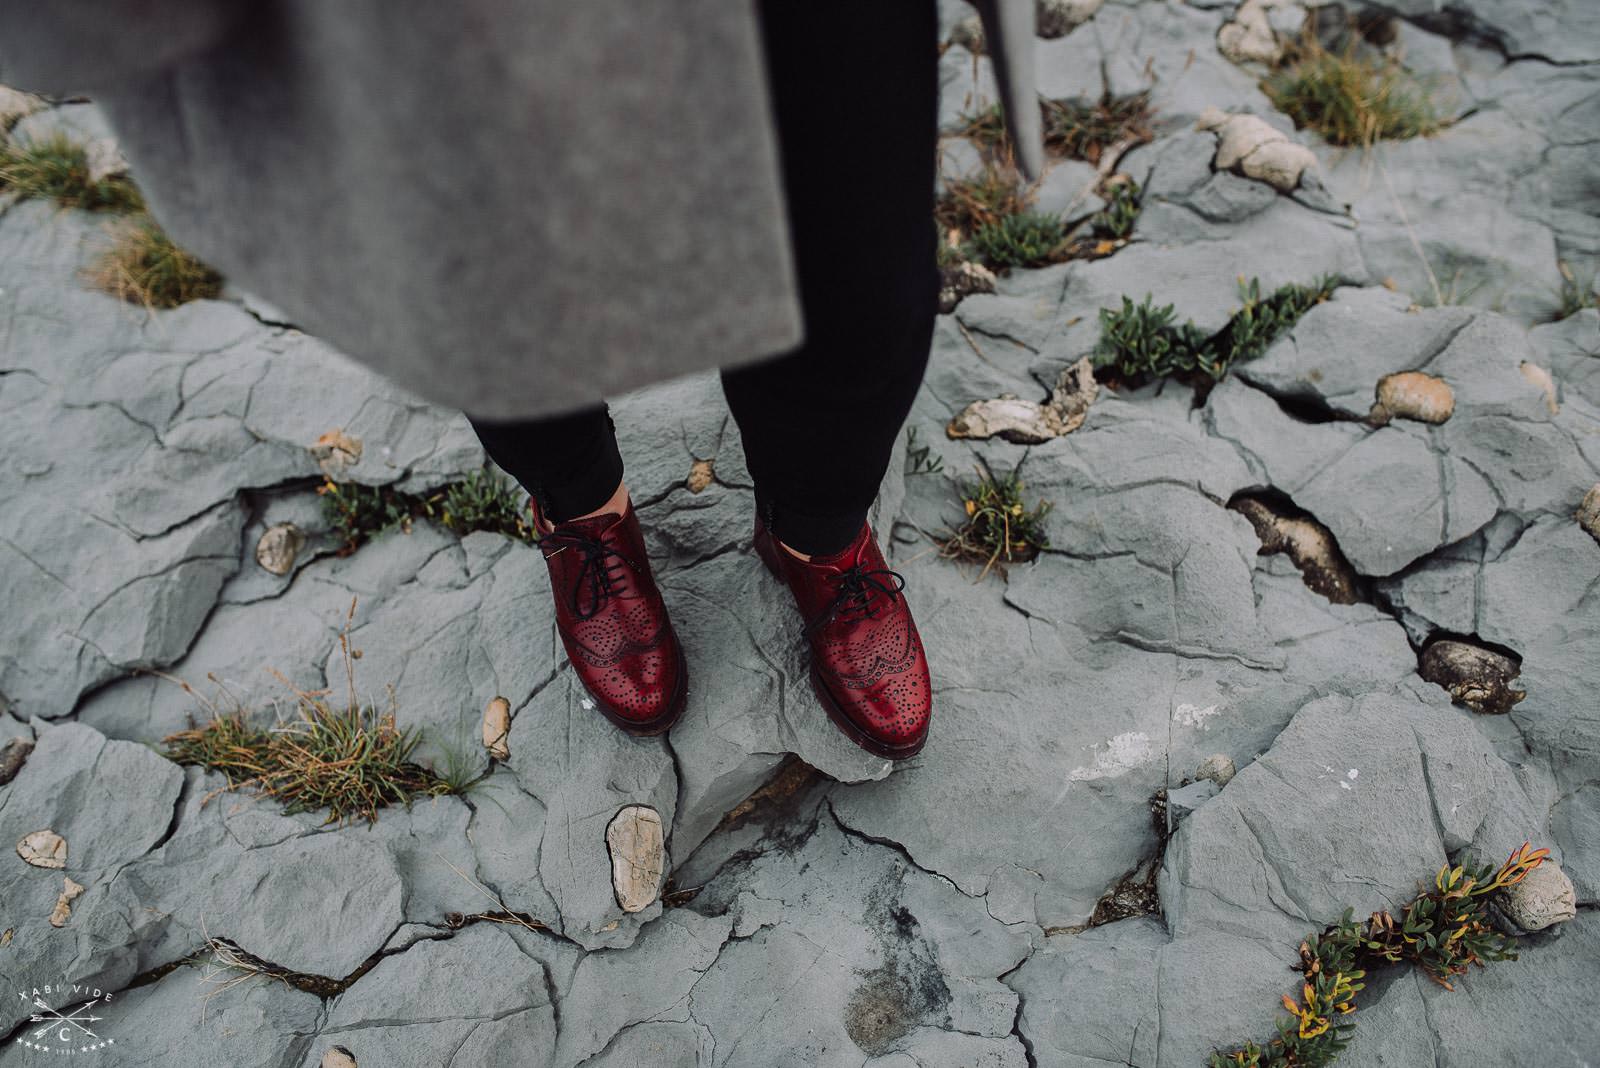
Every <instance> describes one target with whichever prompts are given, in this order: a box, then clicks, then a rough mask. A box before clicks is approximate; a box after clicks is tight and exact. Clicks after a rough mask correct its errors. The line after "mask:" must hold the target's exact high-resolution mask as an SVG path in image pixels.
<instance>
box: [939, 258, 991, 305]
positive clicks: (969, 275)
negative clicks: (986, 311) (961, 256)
mask: <svg viewBox="0 0 1600 1068" xmlns="http://www.w3.org/2000/svg"><path fill="white" fill-rule="evenodd" d="M994 286H995V276H994V272H993V271H991V270H989V268H987V267H985V266H984V265H983V264H981V263H972V262H971V261H969V260H962V261H961V262H960V263H957V264H953V265H951V266H949V267H941V268H939V313H940V314H941V315H948V314H949V313H950V312H953V311H955V310H956V305H957V304H960V303H961V299H962V298H963V297H967V296H970V295H972V294H973V293H993V292H994Z"/></svg>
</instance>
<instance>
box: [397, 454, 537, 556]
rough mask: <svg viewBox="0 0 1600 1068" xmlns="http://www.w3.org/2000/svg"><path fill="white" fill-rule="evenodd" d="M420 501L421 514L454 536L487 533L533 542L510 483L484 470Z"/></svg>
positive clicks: (520, 502)
mask: <svg viewBox="0 0 1600 1068" xmlns="http://www.w3.org/2000/svg"><path fill="white" fill-rule="evenodd" d="M422 501H423V514H425V515H427V516H428V517H429V518H430V519H437V520H438V521H439V523H440V524H441V525H442V526H444V527H445V529H447V530H450V531H452V532H454V533H456V534H458V535H463V536H464V535H467V534H470V533H472V532H473V531H475V530H489V531H493V532H494V533H496V534H504V535H505V536H506V537H508V538H516V539H518V540H520V541H526V542H532V541H533V540H534V536H533V524H532V522H530V520H529V515H528V509H527V508H526V507H525V505H524V504H523V499H522V498H521V496H520V495H519V494H518V492H517V490H516V489H515V488H514V486H513V485H512V484H511V483H510V482H507V481H506V480H505V479H503V478H500V477H498V476H496V475H492V474H490V473H489V472H488V471H474V472H473V473H472V474H470V475H468V476H467V477H466V478H464V479H462V480H461V481H459V482H452V483H450V484H449V485H447V486H445V487H444V489H443V490H441V491H438V492H436V493H434V494H432V495H430V496H427V497H424V498H423V499H422Z"/></svg>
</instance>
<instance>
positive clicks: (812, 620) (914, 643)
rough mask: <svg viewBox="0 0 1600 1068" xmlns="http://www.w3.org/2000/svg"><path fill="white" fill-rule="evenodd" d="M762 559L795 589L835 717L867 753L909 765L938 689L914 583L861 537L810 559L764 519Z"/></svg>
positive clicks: (815, 678)
mask: <svg viewBox="0 0 1600 1068" xmlns="http://www.w3.org/2000/svg"><path fill="white" fill-rule="evenodd" d="M755 549H756V553H757V554H758V555H759V556H760V557H761V559H762V561H763V562H764V563H765V564H766V565H767V568H768V570H770V571H771V572H772V573H773V574H774V575H777V576H778V577H779V578H781V579H782V580H783V581H784V582H785V583H787V584H788V586H789V590H790V592H791V593H793V594H794V599H795V604H796V605H797V606H798V607H799V609H800V615H801V618H803V619H804V620H805V623H806V628H805V633H806V638H807V640H808V641H809V642H810V645H811V683H812V686H813V688H814V689H815V690H816V691H817V698H818V699H819V700H820V701H821V702H822V707H823V708H825V709H827V712H828V716H829V718H831V719H832V720H833V722H834V725H835V726H837V727H838V728H839V729H840V730H841V731H843V732H844V734H845V736H846V737H848V738H849V739H850V740H851V741H853V742H855V743H856V744H857V745H859V746H860V747H861V748H863V749H865V750H866V751H867V752H869V753H872V754H874V755H876V756H881V757H886V758H888V759H890V760H903V759H904V758H906V757H908V756H912V755H914V754H916V753H917V752H919V751H920V750H921V749H922V746H923V743H924V742H926V741H927V739H928V721H929V716H930V714H931V711H932V704H933V687H932V685H931V684H930V683H929V680H928V660H927V657H926V655H924V653H923V648H922V637H921V635H919V634H918V633H917V624H916V621H915V620H913V619H912V618H911V609H910V607H909V606H908V605H907V604H906V599H905V596H904V595H903V594H902V593H901V590H902V589H903V588H904V586H905V581H904V579H902V578H901V577H900V575H898V574H897V573H895V572H893V571H890V570H889V567H888V565H887V564H885V563H884V559H883V553H882V552H880V551H879V549H878V543H877V540H876V539H875V538H874V537H873V535H872V527H871V526H870V525H869V524H866V523H863V524H862V525H861V531H860V533H858V534H857V535H856V537H855V540H854V541H853V542H851V543H850V545H849V546H848V547H846V548H845V549H844V550H843V551H841V552H838V553H834V554H833V555H831V556H814V557H812V558H811V559H810V560H802V559H800V558H799V557H798V556H795V555H794V554H793V553H791V552H789V551H787V550H786V549H784V548H783V547H782V546H781V545H779V544H778V542H777V539H776V538H774V537H773V536H772V533H771V531H769V530H768V529H767V526H766V524H765V523H763V522H762V521H761V520H760V518H757V519H756V535H755Z"/></svg>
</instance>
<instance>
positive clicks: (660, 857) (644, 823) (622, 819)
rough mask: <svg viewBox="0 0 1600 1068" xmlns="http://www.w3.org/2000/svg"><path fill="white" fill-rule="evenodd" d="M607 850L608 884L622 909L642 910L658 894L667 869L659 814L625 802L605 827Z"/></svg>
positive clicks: (645, 806) (654, 899)
mask: <svg viewBox="0 0 1600 1068" xmlns="http://www.w3.org/2000/svg"><path fill="white" fill-rule="evenodd" d="M606 848H607V849H608V850H610V852H611V885H612V888H613V889H614V890H615V891H616V894H617V904H618V905H621V906H622V911H623V912H642V911H643V910H645V909H647V908H649V907H650V906H651V905H653V904H654V903H655V901H656V899H657V898H659V897H660V896H661V882H662V878H663V876H664V875H665V873H666V870H667V863H666V841H665V836H664V832H663V830H662V827H661V814H660V813H659V812H657V811H656V810H655V809H653V808H650V807H649V806H647V805H629V806H627V807H626V808H624V809H622V810H621V811H619V812H618V813H617V814H616V816H614V817H612V820H611V823H610V824H608V825H607V827H606Z"/></svg>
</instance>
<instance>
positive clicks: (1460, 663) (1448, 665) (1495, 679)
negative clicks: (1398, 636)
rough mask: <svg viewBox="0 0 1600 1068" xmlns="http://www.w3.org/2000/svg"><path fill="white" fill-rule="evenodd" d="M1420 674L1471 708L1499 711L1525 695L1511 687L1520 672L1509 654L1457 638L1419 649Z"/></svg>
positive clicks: (1509, 707)
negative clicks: (1457, 639)
mask: <svg viewBox="0 0 1600 1068" xmlns="http://www.w3.org/2000/svg"><path fill="white" fill-rule="evenodd" d="M1418 672H1419V674H1421V675H1422V677H1423V678H1424V679H1426V680H1427V681H1429V682H1431V683H1434V684H1435V685H1438V686H1442V687H1443V688H1444V689H1445V690H1447V691H1449V694H1450V699H1451V700H1452V701H1454V702H1455V703H1456V704H1458V705H1465V706H1466V707H1467V708H1470V709H1472V710H1473V711H1474V712H1481V713H1485V714H1493V715H1498V714H1500V713H1504V712H1509V711H1511V706H1512V705H1514V704H1516V703H1517V702H1518V701H1520V700H1522V699H1523V698H1524V697H1527V696H1528V694H1527V691H1525V690H1520V689H1514V688H1512V685H1511V684H1512V681H1513V680H1514V679H1516V678H1517V676H1518V675H1520V674H1521V673H1522V668H1521V666H1520V665H1519V664H1518V663H1517V662H1516V661H1515V660H1513V659H1511V657H1509V656H1506V655H1504V654H1502V653H1497V652H1495V651H1494V650H1492V649H1485V648H1483V647H1481V646H1477V645H1472V644H1469V643H1467V642H1458V641H1450V640H1443V641H1436V642H1434V643H1433V644H1432V645H1430V646H1428V647H1427V648H1426V649H1424V650H1423V651H1422V660H1421V666H1420V667H1419V668H1418Z"/></svg>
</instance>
